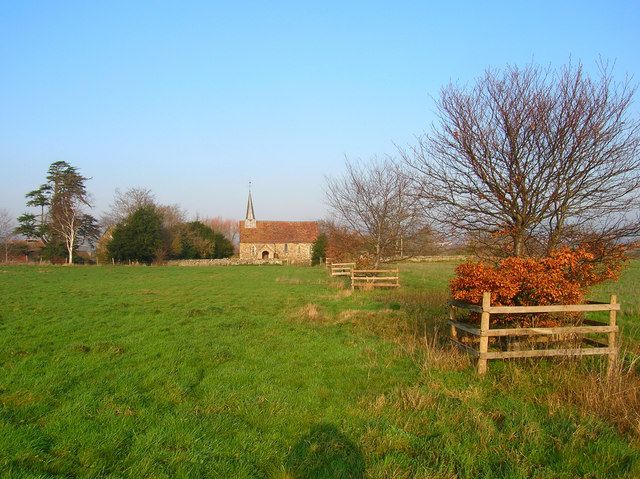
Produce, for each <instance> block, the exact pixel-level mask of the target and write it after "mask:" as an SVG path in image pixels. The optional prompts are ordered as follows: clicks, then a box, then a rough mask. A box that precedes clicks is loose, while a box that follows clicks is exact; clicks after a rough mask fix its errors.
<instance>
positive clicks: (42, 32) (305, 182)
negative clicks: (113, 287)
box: [0, 0, 640, 220]
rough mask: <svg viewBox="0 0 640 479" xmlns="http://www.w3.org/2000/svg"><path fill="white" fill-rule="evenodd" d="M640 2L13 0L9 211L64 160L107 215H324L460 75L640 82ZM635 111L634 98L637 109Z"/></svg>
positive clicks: (1, 83) (4, 13)
mask: <svg viewBox="0 0 640 479" xmlns="http://www.w3.org/2000/svg"><path fill="white" fill-rule="evenodd" d="M639 25H640V2H637V1H608V2H602V1H601V2H590V1H562V2H558V1H536V2H517V1H509V2H491V1H479V0H478V1H469V2H453V1H450V2H444V1H440V2H429V1H421V2H403V1H393V2H391V1H389V2H373V1H367V2H345V1H341V2H330V1H322V2H304V1H296V2H285V1H271V2H258V1H256V2H253V1H230V2H216V1H206V2H204V1H203V2H188V1H182V2H160V1H154V2H128V1H127V2H117V1H109V2H86V1H82V2H63V1H55V2H53V1H52V2H46V1H38V2H29V1H19V2H17V1H16V2H11V1H4V2H1V3H0V175H2V181H0V208H6V209H8V210H9V211H10V212H12V213H14V214H15V215H16V216H17V215H19V214H21V213H22V212H24V211H27V210H28V209H27V208H26V207H25V206H24V202H25V199H24V195H25V193H27V192H28V191H30V190H32V189H34V188H36V187H38V186H39V185H40V184H42V183H43V182H44V179H45V176H46V171H47V169H48V166H49V165H50V164H51V163H53V162H54V161H59V160H64V161H67V162H68V163H70V164H72V165H73V166H76V167H77V168H79V170H80V172H81V173H82V174H83V175H85V176H87V177H90V178H91V180H89V181H88V182H87V187H88V190H89V191H90V192H91V193H92V195H93V202H94V205H95V206H94V209H93V211H92V213H93V214H94V216H96V217H99V216H100V214H101V213H102V212H104V211H105V210H107V209H108V207H109V204H110V203H111V201H112V199H113V195H114V192H115V189H116V188H119V189H120V190H126V189H127V188H130V187H134V186H135V187H145V188H148V189H150V190H151V191H152V192H153V193H154V194H155V196H156V198H157V200H158V201H159V202H161V203H163V204H174V203H177V204H179V205H181V206H182V208H183V209H184V210H186V211H187V212H188V214H189V216H190V217H192V218H195V217H201V218H202V217H210V216H223V217H228V218H243V217H244V213H245V207H246V198H247V191H248V185H249V182H250V181H251V183H252V195H253V199H254V205H255V212H256V217H257V219H259V220H260V219H265V220H266V219H271V220H309V219H318V218H321V217H324V216H326V214H327V207H326V204H325V200H324V194H323V185H324V177H325V175H339V174H341V172H342V171H343V168H344V160H345V157H349V158H353V159H356V158H362V159H367V158H370V157H373V156H376V155H377V156H381V155H385V154H393V153H394V152H395V151H396V147H395V145H408V144H411V143H412V142H413V141H414V139H415V137H416V135H420V134H421V133H423V132H424V131H427V130H428V129H429V127H430V125H431V124H432V122H433V121H434V113H433V112H434V101H435V99H436V98H437V96H438V94H439V91H440V88H441V87H443V86H445V85H446V84H448V83H449V82H454V83H458V84H460V85H469V84H472V83H473V81H474V79H476V78H477V77H479V76H481V75H482V73H483V72H484V70H486V69H487V68H501V67H504V66H505V65H507V64H511V65H526V64H528V63H531V62H535V63H537V64H540V65H543V66H551V67H559V66H561V65H563V64H565V63H567V62H568V61H573V62H575V61H581V62H582V63H583V64H584V66H585V69H586V70H587V71H589V72H596V65H597V62H598V59H599V58H602V59H604V60H608V61H610V62H615V67H614V75H615V77H616V78H617V79H619V80H622V79H624V78H625V75H629V76H631V77H633V78H634V82H636V83H637V82H638V81H640V54H639V53H638V45H640V27H639ZM634 108H636V109H637V107H634Z"/></svg>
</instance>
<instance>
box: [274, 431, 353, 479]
mask: <svg viewBox="0 0 640 479" xmlns="http://www.w3.org/2000/svg"><path fill="white" fill-rule="evenodd" d="M286 467H287V472H288V473H289V474H290V477H292V478H296V479H297V478H300V479H302V478H305V479H306V478H309V479H311V478H317V479H320V478H323V479H324V478H336V479H337V478H364V477H365V474H364V469H365V467H364V457H363V455H362V452H361V451H360V449H359V448H358V446H356V445H355V444H354V443H353V442H352V441H351V440H350V439H349V438H348V437H347V436H345V435H344V434H343V433H341V432H340V431H339V430H338V428H336V427H335V426H333V425H331V424H317V425H315V426H313V427H312V428H311V429H310V430H309V432H308V433H307V434H305V435H304V436H302V437H301V438H300V439H299V440H298V442H297V443H296V444H295V446H293V449H292V450H291V452H290V453H289V457H288V458H287V463H286Z"/></svg>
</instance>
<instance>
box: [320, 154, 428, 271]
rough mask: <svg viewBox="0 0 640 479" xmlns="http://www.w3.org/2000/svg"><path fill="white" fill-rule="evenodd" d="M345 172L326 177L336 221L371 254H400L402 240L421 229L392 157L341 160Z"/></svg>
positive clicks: (415, 205) (413, 202)
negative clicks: (357, 237)
mask: <svg viewBox="0 0 640 479" xmlns="http://www.w3.org/2000/svg"><path fill="white" fill-rule="evenodd" d="M345 165H346V172H345V174H344V175H343V176H342V177H339V178H329V177H328V178H327V179H326V190H325V193H326V198H327V203H328V204H329V206H330V207H331V209H332V210H333V212H334V214H335V216H336V219H337V220H338V222H339V223H342V224H345V225H347V226H348V227H349V228H350V229H352V230H353V231H354V232H356V233H357V234H358V235H359V236H360V237H361V238H362V240H363V241H364V242H365V244H366V245H367V246H368V249H369V251H370V252H371V253H372V254H373V255H374V257H375V264H376V267H377V266H378V265H379V264H380V261H381V260H382V259H383V258H385V257H388V256H395V255H398V254H400V255H402V254H403V253H404V251H403V243H404V241H406V239H407V238H410V237H413V236H414V235H415V233H416V232H418V231H420V230H421V227H422V225H423V224H422V223H421V221H420V220H421V215H420V214H419V213H420V210H419V208H418V206H419V205H418V202H417V201H416V199H415V197H414V196H412V195H410V194H409V193H410V180H409V178H408V177H407V176H406V175H405V174H404V173H403V171H402V170H401V169H400V167H399V166H398V164H397V163H396V162H394V161H393V159H391V158H389V157H387V158H384V159H382V160H379V159H375V158H374V159H372V160H371V161H370V162H369V163H363V162H361V161H359V162H352V161H350V160H349V159H346V161H345Z"/></svg>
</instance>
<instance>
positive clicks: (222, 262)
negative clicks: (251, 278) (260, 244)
mask: <svg viewBox="0 0 640 479" xmlns="http://www.w3.org/2000/svg"><path fill="white" fill-rule="evenodd" d="M166 264H167V265H168V266H241V265H276V266H281V265H283V264H286V262H285V261H283V260H281V259H264V260H263V259H240V258H222V259H175V260H170V261H167V263H166Z"/></svg>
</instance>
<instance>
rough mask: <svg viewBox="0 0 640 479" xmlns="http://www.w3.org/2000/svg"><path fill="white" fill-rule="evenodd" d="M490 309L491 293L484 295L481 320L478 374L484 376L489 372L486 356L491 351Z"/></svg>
mask: <svg viewBox="0 0 640 479" xmlns="http://www.w3.org/2000/svg"><path fill="white" fill-rule="evenodd" d="M489 308H491V293H488V292H484V293H482V316H481V318H480V349H479V351H478V352H479V353H480V354H479V356H478V374H480V375H483V374H484V373H486V372H487V358H486V354H487V352H488V351H489V336H487V331H488V330H489V315H490V313H489Z"/></svg>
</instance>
